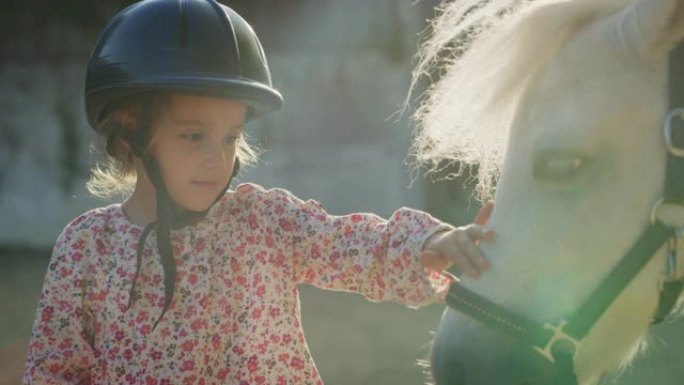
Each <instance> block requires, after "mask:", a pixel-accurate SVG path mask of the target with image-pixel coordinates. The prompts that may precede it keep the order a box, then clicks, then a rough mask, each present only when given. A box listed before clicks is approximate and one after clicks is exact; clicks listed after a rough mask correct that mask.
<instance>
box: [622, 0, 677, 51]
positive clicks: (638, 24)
mask: <svg viewBox="0 0 684 385" xmlns="http://www.w3.org/2000/svg"><path fill="white" fill-rule="evenodd" d="M624 13H625V14H624V15H622V16H623V18H622V20H621V22H622V23H621V24H622V26H621V27H622V28H623V30H622V32H623V33H624V34H625V35H626V37H627V41H628V42H629V43H630V44H634V48H635V49H636V51H637V52H639V53H640V54H641V55H643V56H644V57H646V58H649V57H653V55H662V54H667V53H668V52H669V51H670V50H671V49H672V48H674V46H676V45H677V44H678V43H680V42H681V41H682V40H684V0H634V2H633V3H632V4H631V6H629V7H628V8H626V9H625V10H624Z"/></svg>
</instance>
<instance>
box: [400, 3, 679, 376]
mask: <svg viewBox="0 0 684 385" xmlns="http://www.w3.org/2000/svg"><path fill="white" fill-rule="evenodd" d="M433 27H434V29H435V32H434V35H433V36H434V37H433V38H432V40H429V41H428V42H427V43H426V44H425V46H424V47H425V51H424V55H423V57H422V59H423V60H422V62H421V65H420V66H419V72H420V73H422V72H426V71H427V72H432V73H435V72H437V71H439V72H440V75H441V78H440V80H439V81H438V82H437V83H436V84H435V85H434V86H433V87H432V88H430V89H429V90H428V91H427V93H426V98H425V102H424V104H423V105H422V107H421V108H420V109H419V111H418V120H419V126H420V127H421V129H420V131H419V132H418V135H417V137H416V142H415V147H414V149H415V154H416V157H417V159H418V161H419V162H421V163H422V164H427V165H428V166H431V167H432V168H436V167H438V166H439V165H442V164H444V162H445V161H447V162H448V161H452V162H458V163H459V164H461V165H465V166H468V165H477V166H478V167H479V176H478V178H479V180H478V188H477V191H478V192H479V193H480V194H481V195H487V194H489V193H491V191H493V188H494V187H496V194H495V210H494V213H493V215H492V217H491V219H490V226H491V227H492V229H494V230H495V231H496V232H497V234H498V235H497V239H496V241H495V243H494V244H483V245H482V248H483V250H484V252H485V254H486V255H487V256H488V257H489V258H490V259H491V260H492V269H491V271H489V272H487V273H486V274H485V275H484V276H483V277H482V278H481V279H480V280H478V281H471V280H469V279H467V278H464V279H463V281H462V282H461V284H462V285H463V286H465V287H466V288H468V289H469V290H471V291H473V292H476V293H478V294H479V295H482V296H484V297H486V298H488V299H489V300H491V301H492V302H494V303H496V304H498V305H499V306H502V307H504V308H507V309H513V310H515V311H516V312H518V313H520V314H523V315H524V316H526V317H528V318H530V319H533V320H537V321H538V322H540V323H542V324H543V323H546V322H549V323H551V322H554V323H555V322H556V321H557V320H561V319H564V318H567V317H569V316H570V315H571V314H572V313H573V312H574V311H575V310H576V309H578V308H579V307H580V306H581V305H582V303H583V302H584V301H585V300H586V299H587V297H589V296H590V294H591V293H592V291H593V290H594V289H595V288H596V287H597V286H598V285H599V283H600V282H601V281H602V280H603V279H604V277H605V276H606V275H607V274H608V272H609V271H611V269H612V268H613V267H614V266H615V265H616V264H617V263H618V261H619V260H620V259H621V258H622V256H623V255H625V254H626V253H627V251H628V249H630V247H631V246H632V244H633V243H634V241H635V240H636V239H637V238H639V235H640V233H641V232H642V231H643V229H644V228H645V227H647V226H648V225H649V222H650V216H651V210H652V204H653V203H654V202H655V201H657V200H658V198H659V197H660V196H661V195H662V190H663V184H664V179H665V160H666V149H665V144H664V140H663V136H662V134H661V127H662V124H663V119H664V116H665V115H666V113H667V107H668V106H667V104H668V101H667V87H668V76H667V70H668V56H669V53H670V51H671V50H672V48H673V47H675V46H676V45H677V44H678V43H680V41H681V40H682V39H683V38H684V1H682V0H605V1H596V0H574V1H573V0H552V1H536V2H533V3H530V2H521V1H518V2H516V1H510V0H509V1H496V0H493V1H488V2H482V1H471V2H468V1H456V2H454V3H452V4H451V5H448V6H447V8H445V9H444V10H443V13H442V14H441V16H440V18H439V19H438V20H437V22H436V23H435V24H434V26H433ZM454 41H456V42H460V43H454ZM444 47H449V49H451V51H452V53H454V56H453V57H451V59H450V58H447V59H445V58H444V52H445V51H444ZM452 59H453V60H452ZM433 63H437V65H435V66H432V64H433ZM420 73H419V74H420ZM679 86H680V87H684V84H681V85H679ZM496 180H498V182H497V183H496V186H495V184H494V181H496ZM661 211H663V213H661V212H659V213H658V215H660V214H667V213H666V211H668V210H661ZM672 217H675V218H674V219H673V218H672ZM668 220H669V221H670V222H672V221H674V222H676V223H674V224H676V225H679V226H681V225H683V224H684V217H683V216H681V215H674V216H673V215H670V218H669V219H668ZM665 260H666V258H665V252H664V248H663V249H661V250H659V251H658V253H657V254H656V256H655V257H653V258H652V259H650V261H649V262H648V263H647V264H646V265H645V267H644V268H643V269H642V270H641V271H640V273H639V274H638V275H637V276H636V277H635V279H634V280H632V281H631V283H630V284H629V285H627V287H626V288H625V289H624V290H623V291H621V292H620V295H619V296H618V297H617V299H616V300H615V301H614V302H613V303H612V304H611V305H610V306H609V307H608V308H607V311H606V312H605V313H603V314H602V316H601V317H600V319H599V320H598V321H597V322H596V323H595V324H593V327H592V328H591V329H590V330H589V331H588V334H587V335H586V337H584V338H583V339H582V341H581V343H580V345H579V348H578V350H577V351H576V353H574V355H573V361H574V368H575V369H574V370H575V373H576V374H577V377H578V379H579V383H581V384H595V383H597V381H598V379H599V377H600V375H601V374H602V373H603V372H605V371H606V370H608V369H610V368H615V367H617V366H619V365H620V363H622V362H624V360H625V358H626V357H628V356H630V352H632V351H633V350H634V349H635V346H636V344H637V342H638V341H640V337H641V336H643V335H644V334H645V332H646V330H647V328H648V326H649V323H650V321H651V318H652V316H653V313H654V311H655V309H656V306H657V303H658V294H659V283H660V278H661V274H662V271H663V269H664V267H665ZM433 356H434V358H433V371H434V373H435V377H436V380H437V382H438V383H454V384H492V385H496V384H516V385H517V384H553V383H554V382H553V381H554V380H551V379H550V378H551V377H544V376H545V375H546V374H548V375H550V376H551V375H552V374H550V373H546V370H545V369H544V368H545V367H546V365H545V364H538V360H537V353H536V352H535V351H534V350H533V349H531V348H529V347H526V346H523V345H522V344H520V343H519V342H518V341H516V340H515V339H511V338H508V337H506V336H504V335H501V334H500V333H497V332H495V331H492V330H490V329H489V328H487V327H485V326H483V325H482V324H481V323H479V322H473V321H471V320H469V319H468V318H467V317H465V316H462V315H460V314H458V313H456V312H453V311H447V312H446V313H445V315H444V318H443V320H442V322H441V324H440V328H439V330H438V333H437V335H436V340H435V350H434V351H433ZM447 378H452V379H451V380H449V381H447V380H446V379H447Z"/></svg>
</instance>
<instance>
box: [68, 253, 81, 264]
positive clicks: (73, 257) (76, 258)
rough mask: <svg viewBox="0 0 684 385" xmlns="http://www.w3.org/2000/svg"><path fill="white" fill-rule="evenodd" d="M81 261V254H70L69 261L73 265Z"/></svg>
mask: <svg viewBox="0 0 684 385" xmlns="http://www.w3.org/2000/svg"><path fill="white" fill-rule="evenodd" d="M81 259H83V254H82V253H78V252H76V253H73V254H71V260H72V261H73V262H75V263H78V262H79V261H80V260H81Z"/></svg>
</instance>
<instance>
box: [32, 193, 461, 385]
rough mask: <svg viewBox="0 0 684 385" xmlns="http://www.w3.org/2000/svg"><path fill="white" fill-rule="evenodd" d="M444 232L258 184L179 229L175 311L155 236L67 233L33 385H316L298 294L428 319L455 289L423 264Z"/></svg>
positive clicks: (112, 219) (417, 220) (112, 228)
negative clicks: (347, 297)
mask: <svg viewBox="0 0 684 385" xmlns="http://www.w3.org/2000/svg"><path fill="white" fill-rule="evenodd" d="M443 226H445V225H444V224H442V223H440V222H439V221H437V220H435V219H434V218H432V217H431V216H429V215H428V214H426V213H423V212H420V211H415V210H411V209H401V210H398V211H397V212H396V213H394V215H393V216H392V217H391V219H389V221H386V220H383V219H381V218H379V217H377V216H375V215H373V214H352V215H347V216H333V215H329V214H327V213H326V212H325V211H324V210H323V209H321V207H320V206H319V204H318V203H317V202H315V201H306V202H305V201H302V200H299V199H298V198H296V197H294V196H293V195H292V194H291V193H289V192H287V191H285V190H282V189H273V190H264V189H262V188H261V187H259V186H256V185H253V184H243V185H240V186H238V188H237V189H236V190H235V191H234V192H228V193H227V194H226V195H225V196H224V197H223V198H222V199H221V200H220V201H219V202H218V203H217V204H216V205H215V206H214V207H212V209H211V210H210V211H209V213H208V214H207V217H206V218H205V219H204V220H202V221H201V222H199V223H197V224H195V225H192V226H186V227H184V228H181V229H178V230H173V231H172V233H171V242H172V245H173V246H172V247H173V252H174V257H175V260H176V265H177V277H176V285H175V292H174V295H173V300H172V302H171V304H170V307H169V309H168V310H167V311H166V313H165V314H164V316H163V317H162V318H161V320H160V321H159V324H158V325H157V326H156V328H154V329H152V326H153V324H154V322H155V321H156V320H157V319H158V317H159V316H160V313H161V311H162V308H163V305H164V284H163V271H162V266H161V262H160V260H159V256H158V254H157V251H156V237H155V236H154V232H153V233H152V234H151V235H150V236H149V237H148V238H147V241H146V245H145V246H144V251H143V253H142V258H141V260H142V263H141V266H140V273H139V276H138V278H137V283H136V286H135V292H134V293H133V295H134V297H135V300H134V301H133V302H132V303H131V305H130V307H129V303H128V302H129V297H130V295H131V286H132V281H133V279H134V276H135V272H136V249H137V243H138V241H139V239H140V235H141V232H142V230H143V228H142V227H141V226H137V225H135V224H132V223H130V222H129V221H128V220H127V218H126V216H125V214H124V212H123V211H122V209H121V206H120V205H111V206H108V207H104V208H99V209H95V210H92V211H89V212H87V213H85V214H83V215H81V216H79V217H78V218H76V219H75V220H74V221H72V222H71V223H70V224H69V225H67V227H66V228H65V229H64V231H63V232H62V234H61V235H60V236H59V238H58V240H57V243H56V245H55V249H54V252H53V255H52V259H51V261H50V264H49V267H48V271H47V275H46V278H45V283H44V287H43V291H42V295H41V298H40V301H39V304H38V310H37V314H36V320H35V323H34V326H33V333H32V339H31V342H30V346H29V352H28V358H27V368H26V372H25V375H24V383H26V384H149V385H153V384H158V385H161V384H321V383H322V381H321V378H320V376H319V374H318V372H317V370H316V366H315V364H314V362H313V360H312V358H311V355H310V353H309V349H308V347H307V344H306V341H305V339H304V333H303V330H302V324H301V320H300V306H299V297H298V292H297V284H300V283H306V284H311V285H315V286H317V287H320V288H324V289H331V290H345V291H353V292H359V293H362V294H363V295H364V296H366V297H367V298H368V299H369V300H371V301H384V300H391V301H397V302H400V303H403V304H406V305H408V306H420V305H423V304H426V303H430V302H434V301H436V300H440V299H442V298H443V296H444V295H445V294H446V290H447V289H448V284H449V281H448V280H447V279H446V278H444V277H442V276H440V275H438V274H436V273H434V272H429V271H426V270H425V269H424V268H423V267H422V265H421V264H420V262H419V261H418V257H417V255H418V253H419V251H420V249H421V247H422V244H423V242H424V241H425V239H426V238H427V237H428V236H429V235H430V234H432V233H433V232H435V231H437V230H439V229H441V228H442V227H443Z"/></svg>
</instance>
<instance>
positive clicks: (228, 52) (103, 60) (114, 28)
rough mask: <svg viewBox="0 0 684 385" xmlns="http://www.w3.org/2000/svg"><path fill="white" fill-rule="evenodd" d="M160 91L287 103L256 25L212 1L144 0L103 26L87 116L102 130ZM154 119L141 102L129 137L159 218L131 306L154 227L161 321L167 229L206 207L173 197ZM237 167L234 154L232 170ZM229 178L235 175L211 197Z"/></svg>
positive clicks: (260, 109)
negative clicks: (155, 145) (154, 146)
mask: <svg viewBox="0 0 684 385" xmlns="http://www.w3.org/2000/svg"><path fill="white" fill-rule="evenodd" d="M159 91H163V92H184V93H192V94H199V95H205V96H212V97H222V98H228V99H234V100H240V101H243V102H245V104H246V105H247V107H248V119H253V118H255V117H258V116H261V115H264V114H266V113H268V112H271V111H274V110H277V109H279V108H280V107H281V105H282V102H283V98H282V96H281V95H280V93H279V92H278V91H277V90H275V89H273V87H272V84H271V74H270V70H269V68H268V64H267V62H266V57H265V55H264V52H263V49H262V47H261V43H260V42H259V39H258V38H257V36H256V34H255V33H254V31H253V30H252V27H251V26H250V25H249V24H248V23H247V22H246V21H245V20H244V19H243V18H242V17H240V15H238V14H237V13H236V12H234V11H233V10H232V9H230V8H228V7H227V6H225V5H222V4H219V3H218V2H216V1H214V0H144V1H140V2H138V3H135V4H133V5H131V6H129V7H128V8H126V9H124V10H123V11H121V12H120V13H119V14H117V15H116V16H114V17H113V18H112V19H111V20H110V21H109V23H108V24H107V26H106V27H105V28H104V29H103V31H102V32H101V34H100V37H99V38H98V40H97V43H96V44H95V48H94V49H93V52H92V54H91V57H90V60H89V62H88V69H87V73H86V85H85V105H86V115H87V118H88V123H89V124H90V125H91V126H92V127H93V128H94V129H95V130H98V129H99V126H100V123H101V121H102V119H103V118H104V117H105V116H106V115H107V113H108V112H110V111H111V110H112V109H114V108H116V107H118V106H121V105H123V104H124V103H126V102H130V101H131V100H132V99H133V98H138V97H139V96H141V95H146V94H149V93H154V92H159ZM143 100H144V98H143ZM151 123H152V106H151V104H150V103H149V102H143V109H142V112H141V116H140V118H139V127H138V130H137V131H136V133H135V136H136V137H134V138H127V139H128V140H129V141H130V142H131V143H130V144H131V148H132V149H133V152H134V153H135V154H136V155H137V156H139V157H141V158H142V160H143V165H144V167H145V171H146V172H147V174H148V176H149V177H150V180H151V181H152V184H153V185H154V187H155V189H156V197H157V209H156V212H157V214H156V215H157V218H156V222H155V223H150V224H148V225H147V226H146V227H145V229H144V231H143V233H142V235H141V238H140V241H139V243H138V250H137V270H136V275H135V279H134V281H133V284H132V288H131V295H130V299H129V306H130V304H131V302H132V300H133V297H134V293H135V284H136V280H137V277H138V273H139V269H140V266H141V261H140V259H141V256H142V251H143V247H144V244H145V239H146V238H147V235H148V234H149V233H150V231H151V230H152V229H153V228H154V229H155V230H156V233H157V248H158V250H159V254H160V256H161V263H162V266H163V270H164V286H165V287H164V289H165V304H164V308H163V310H162V312H161V315H160V316H159V318H158V319H157V322H155V324H154V326H155V327H156V325H157V323H158V322H159V320H161V318H162V317H163V315H164V313H165V311H166V309H167V308H168V306H169V304H170V303H171V299H172V297H173V291H174V286H175V276H176V266H175V262H174V258H173V252H172V248H171V244H170V229H171V228H176V227H181V226H184V225H186V224H188V223H189V222H191V221H193V220H196V219H198V218H201V217H203V216H204V215H205V214H206V212H207V211H208V209H207V210H205V211H203V212H194V211H189V210H185V209H182V208H180V207H178V206H177V205H176V204H175V203H174V202H173V201H172V199H171V198H170V196H169V194H168V192H167V190H166V186H165V183H164V181H163V178H162V176H161V173H160V172H159V166H158V163H157V161H156V159H154V157H153V156H152V155H150V154H148V153H146V152H145V151H144V148H145V146H146V144H147V141H148V140H149V134H150V128H151V127H150V126H151ZM238 167H239V160H238V159H236V164H235V167H234V170H233V176H234V175H235V173H236V172H237V169H238ZM231 179H232V178H231ZM229 185H230V181H229V182H228V184H227V185H226V186H225V188H224V189H223V191H222V192H221V193H220V194H219V195H218V196H217V197H216V200H215V201H214V204H215V203H216V202H217V201H218V200H219V199H220V197H221V196H222V195H223V194H224V193H225V191H226V190H227V189H228V187H229Z"/></svg>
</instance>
